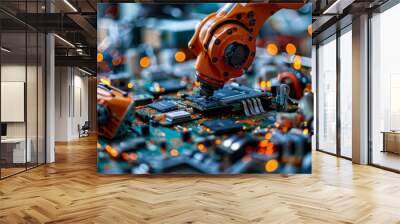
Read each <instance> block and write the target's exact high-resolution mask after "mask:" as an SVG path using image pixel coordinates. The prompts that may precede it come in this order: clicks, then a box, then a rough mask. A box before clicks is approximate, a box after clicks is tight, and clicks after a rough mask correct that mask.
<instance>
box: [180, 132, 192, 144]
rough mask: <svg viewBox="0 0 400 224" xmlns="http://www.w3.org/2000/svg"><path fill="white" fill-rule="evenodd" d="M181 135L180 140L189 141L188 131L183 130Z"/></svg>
mask: <svg viewBox="0 0 400 224" xmlns="http://www.w3.org/2000/svg"><path fill="white" fill-rule="evenodd" d="M181 136H182V141H184V142H189V141H190V140H191V134H190V131H183V132H182V133H181Z"/></svg>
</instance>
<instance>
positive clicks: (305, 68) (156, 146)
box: [97, 3, 313, 174]
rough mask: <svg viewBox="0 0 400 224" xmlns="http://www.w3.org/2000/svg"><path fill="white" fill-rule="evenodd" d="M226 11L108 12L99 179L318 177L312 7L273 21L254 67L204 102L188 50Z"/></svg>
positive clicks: (194, 7)
mask: <svg viewBox="0 0 400 224" xmlns="http://www.w3.org/2000/svg"><path fill="white" fill-rule="evenodd" d="M221 6H222V5H218V4H214V3H206V4H183V5H179V4H174V5H164V4H155V5H151V4H150V5H148V4H134V5H130V7H132V9H133V8H135V7H136V10H125V9H123V8H122V7H124V6H123V5H119V4H100V8H102V10H99V15H98V27H99V28H98V29H99V32H98V57H97V59H98V66H97V70H98V94H97V103H98V105H97V118H98V119H97V120H98V124H97V127H98V144H97V153H98V163H97V169H98V172H99V173H103V174H194V173H195V174H241V173H311V136H312V134H313V128H312V127H313V97H312V92H311V91H312V90H311V76H310V70H311V63H310V60H309V59H310V58H309V57H310V55H311V51H310V49H309V48H308V47H307V46H308V45H307V44H308V43H309V44H310V46H311V36H310V34H309V32H308V25H309V24H310V23H311V9H312V6H311V4H309V5H308V6H306V7H304V8H303V9H302V10H299V11H290V10H286V11H284V12H282V13H281V14H278V15H277V16H276V17H275V18H274V17H271V21H273V23H272V22H271V23H268V22H266V24H265V25H264V26H263V27H262V28H261V31H262V32H261V33H263V35H264V36H262V35H258V36H257V37H256V36H254V37H255V38H257V41H256V45H257V46H256V48H255V49H254V52H252V54H251V57H254V60H253V62H252V65H251V66H249V67H246V69H243V70H240V71H242V72H243V74H242V75H241V76H240V77H235V78H231V77H229V79H228V78H226V80H224V82H223V84H225V85H224V86H222V85H218V88H215V89H213V90H212V92H211V94H210V92H207V91H206V92H207V94H205V91H204V89H201V86H202V85H204V80H203V82H202V80H201V79H199V73H198V70H196V69H195V67H196V66H198V60H197V59H198V58H197V55H195V54H194V51H193V49H192V50H190V49H189V47H188V46H189V45H188V43H189V42H190V41H191V39H192V37H193V36H194V35H195V29H196V27H197V25H196V24H198V23H199V22H200V21H201V19H202V18H206V17H207V15H208V14H210V13H213V12H215V11H217V10H218V8H220V7H221ZM120 7H121V10H117V9H119V8H120ZM134 12H137V14H135V13H134ZM118 13H120V14H118ZM161 14H162V16H160V15H161ZM249 15H250V17H251V13H250V14H249ZM288 16H290V17H291V18H293V19H286V17H288ZM239 17H240V18H239ZM239 17H236V19H238V20H240V19H247V17H242V16H239ZM283 18H285V19H283ZM288 18H289V17H288ZM292 22H295V23H296V24H291V23H292ZM221 24H222V23H221ZM248 25H249V26H253V25H254V24H253V25H252V24H251V23H249V24H248ZM294 27H296V29H294ZM249 30H250V29H249ZM213 38H214V37H213ZM253 40H254V39H253ZM248 41H250V39H248ZM215 42H216V41H215ZM221 44H222V42H221ZM235 46H236V45H235ZM288 46H289V47H288ZM229 49H230V50H231V51H232V52H233V48H232V49H231V48H229ZM252 51H253V50H252ZM232 52H231V53H232ZM228 53H229V52H228ZM229 55H231V54H230V53H229V54H226V55H225V53H224V55H222V56H223V58H224V61H227V62H232V63H233V62H235V60H233V61H230V60H225V59H226V58H229ZM222 56H221V58H222ZM214 59H216V61H214V62H217V61H221V60H219V59H217V58H213V60H214ZM214 62H210V63H214ZM236 62H237V60H236ZM236 62H235V63H236ZM215 71H216V70H215ZM225 73H226V74H231V73H228V72H226V71H225ZM225 73H224V74H221V75H223V76H224V77H225ZM201 90H203V91H201ZM202 94H203V95H202Z"/></svg>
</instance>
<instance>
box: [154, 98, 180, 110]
mask: <svg viewBox="0 0 400 224" xmlns="http://www.w3.org/2000/svg"><path fill="white" fill-rule="evenodd" d="M149 107H150V108H153V109H155V110H157V111H159V112H163V113H164V112H168V111H172V110H176V109H178V106H177V105H176V104H175V103H173V102H172V101H168V100H161V101H158V102H155V103H151V104H149Z"/></svg>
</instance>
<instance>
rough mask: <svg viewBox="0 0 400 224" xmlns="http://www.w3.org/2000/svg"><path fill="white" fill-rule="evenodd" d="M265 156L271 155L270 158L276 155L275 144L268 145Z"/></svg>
mask: <svg viewBox="0 0 400 224" xmlns="http://www.w3.org/2000/svg"><path fill="white" fill-rule="evenodd" d="M265 154H266V155H269V156H270V155H272V154H274V145H273V144H269V145H268V147H267V150H265Z"/></svg>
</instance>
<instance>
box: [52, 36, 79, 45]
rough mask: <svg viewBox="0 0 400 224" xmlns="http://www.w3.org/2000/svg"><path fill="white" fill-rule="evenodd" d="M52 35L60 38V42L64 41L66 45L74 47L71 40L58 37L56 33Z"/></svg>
mask: <svg viewBox="0 0 400 224" xmlns="http://www.w3.org/2000/svg"><path fill="white" fill-rule="evenodd" d="M54 36H55V37H57V38H58V39H60V40H61V41H62V42H64V43H66V44H67V45H69V46H70V47H73V48H75V45H73V44H72V43H71V42H69V41H68V40H66V39H64V38H62V37H60V36H59V35H57V34H54Z"/></svg>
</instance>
